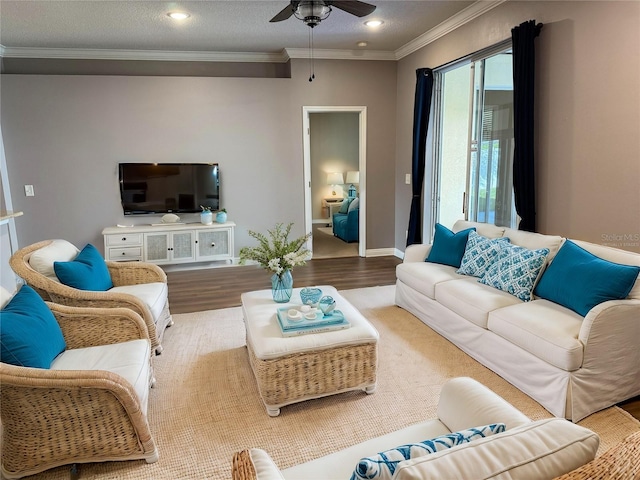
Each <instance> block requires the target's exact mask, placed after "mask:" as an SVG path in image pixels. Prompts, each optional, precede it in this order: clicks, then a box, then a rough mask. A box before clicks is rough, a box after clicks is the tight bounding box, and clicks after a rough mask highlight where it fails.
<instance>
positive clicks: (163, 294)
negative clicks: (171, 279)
mask: <svg viewBox="0 0 640 480" xmlns="http://www.w3.org/2000/svg"><path fill="white" fill-rule="evenodd" d="M109 291H110V292H113V293H128V294H129V295H133V296H134V297H137V298H139V299H140V300H142V301H143V302H144V304H145V305H146V306H147V307H149V310H150V311H151V314H152V315H153V319H154V320H158V318H159V317H160V314H161V313H162V309H163V308H164V305H165V304H166V303H167V296H168V294H169V291H168V289H167V284H166V283H164V282H152V283H140V284H138V285H123V286H120V287H113V288H112V289H110V290H109Z"/></svg>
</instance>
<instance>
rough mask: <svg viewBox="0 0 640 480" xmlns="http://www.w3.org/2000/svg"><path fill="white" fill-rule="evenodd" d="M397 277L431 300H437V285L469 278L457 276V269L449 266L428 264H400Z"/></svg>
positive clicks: (397, 268)
mask: <svg viewBox="0 0 640 480" xmlns="http://www.w3.org/2000/svg"><path fill="white" fill-rule="evenodd" d="M396 277H397V278H398V280H400V281H401V282H403V283H406V284H407V285H408V286H410V287H411V288H413V289H414V290H416V291H418V292H420V293H422V294H423V295H426V296H427V297H429V298H431V299H435V298H436V285H437V284H439V283H441V282H448V281H449V280H460V279H463V278H469V277H465V276H464V275H459V274H457V273H456V269H455V268H454V267H451V266H449V265H441V264H439V263H428V262H409V263H400V264H399V265H398V266H397V267H396Z"/></svg>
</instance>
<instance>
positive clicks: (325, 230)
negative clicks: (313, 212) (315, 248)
mask: <svg viewBox="0 0 640 480" xmlns="http://www.w3.org/2000/svg"><path fill="white" fill-rule="evenodd" d="M318 231H319V232H322V233H325V234H327V235H331V236H333V227H318Z"/></svg>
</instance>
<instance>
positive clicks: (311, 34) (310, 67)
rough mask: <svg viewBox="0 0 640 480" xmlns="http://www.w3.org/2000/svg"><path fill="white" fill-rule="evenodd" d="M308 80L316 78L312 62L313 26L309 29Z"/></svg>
mask: <svg viewBox="0 0 640 480" xmlns="http://www.w3.org/2000/svg"><path fill="white" fill-rule="evenodd" d="M309 54H310V55H309V81H310V82H313V79H314V78H316V72H315V66H314V62H313V28H310V29H309Z"/></svg>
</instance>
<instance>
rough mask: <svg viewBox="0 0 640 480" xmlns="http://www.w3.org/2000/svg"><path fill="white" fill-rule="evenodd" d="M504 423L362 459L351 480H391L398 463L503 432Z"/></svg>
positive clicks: (403, 446) (404, 446)
mask: <svg viewBox="0 0 640 480" xmlns="http://www.w3.org/2000/svg"><path fill="white" fill-rule="evenodd" d="M504 430H505V424H504V423H492V424H491V425H485V426H482V427H475V428H469V429H467V430H462V431H460V432H454V433H449V434H448V435H442V436H440V437H436V438H433V439H431V440H425V441H424V442H420V443H408V444H406V445H401V446H399V447H396V448H394V449H392V450H387V451H384V452H380V453H378V454H377V455H373V456H371V457H365V458H362V459H361V460H360V461H359V462H358V465H356V469H355V471H354V472H353V474H352V475H351V480H372V479H375V480H391V477H393V474H394V473H395V471H396V468H397V467H398V464H399V463H400V462H404V461H405V460H409V459H410V458H416V457H421V456H423V455H428V454H430V453H435V452H439V451H440V450H446V449H447V448H451V447H455V446H456V445H460V444H462V443H468V442H471V441H473V440H478V439H480V438H484V437H488V436H490V435H493V434H495V433H500V432H504Z"/></svg>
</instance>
